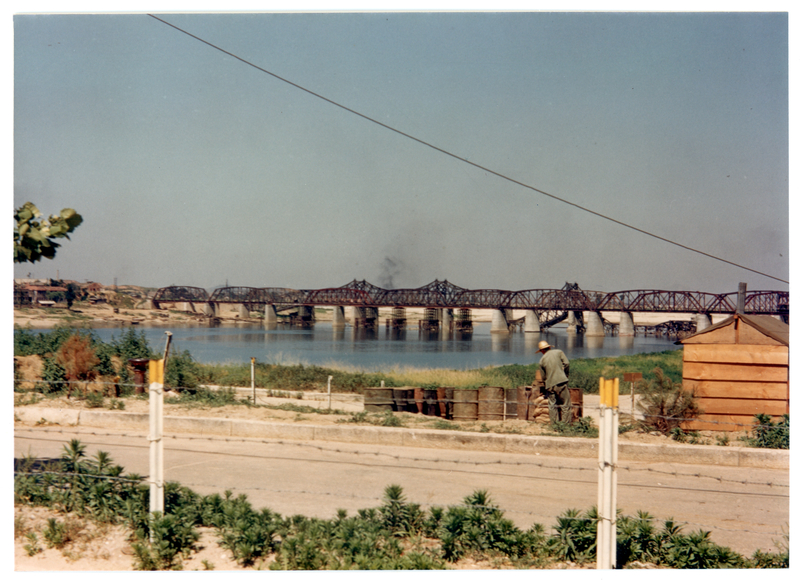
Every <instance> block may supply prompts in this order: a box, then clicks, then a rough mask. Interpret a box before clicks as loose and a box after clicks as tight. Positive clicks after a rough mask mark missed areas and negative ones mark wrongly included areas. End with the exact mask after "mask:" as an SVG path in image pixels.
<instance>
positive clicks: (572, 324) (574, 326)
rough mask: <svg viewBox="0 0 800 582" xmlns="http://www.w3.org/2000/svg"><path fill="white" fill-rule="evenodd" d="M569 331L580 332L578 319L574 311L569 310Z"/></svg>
mask: <svg viewBox="0 0 800 582" xmlns="http://www.w3.org/2000/svg"><path fill="white" fill-rule="evenodd" d="M567 333H578V319H577V318H576V317H575V312H574V311H567Z"/></svg>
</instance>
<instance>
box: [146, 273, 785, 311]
mask: <svg viewBox="0 0 800 582" xmlns="http://www.w3.org/2000/svg"><path fill="white" fill-rule="evenodd" d="M180 302H191V303H208V304H226V303H232V304H241V305H244V306H245V307H247V308H248V309H250V310H251V311H252V310H257V309H259V308H263V306H265V305H273V306H275V307H276V309H279V310H282V309H287V308H294V307H301V306H309V307H310V306H321V305H325V306H357V307H373V308H377V307H422V308H454V309H529V310H534V311H536V312H567V311H596V312H600V311H626V312H631V313H635V312H647V313H702V314H709V315H710V314H715V313H716V314H733V313H735V312H736V306H737V302H738V292H736V291H734V292H732V293H723V294H714V293H704V292H701V291H661V290H653V289H639V290H633V291H616V292H611V293H605V292H599V291H584V290H582V289H580V288H579V287H578V285H577V284H575V283H567V284H566V285H564V287H563V288H561V289H526V290H524V291H504V290H501V289H464V288H462V287H458V286H457V285H453V284H452V283H450V282H448V281H447V280H445V281H439V280H436V281H433V282H432V283H429V284H427V285H425V286H423V287H418V288H416V289H383V288H381V287H378V286H376V285H373V284H372V283H369V282H367V281H364V280H362V281H357V280H353V281H351V282H350V283H348V284H347V285H344V286H342V287H330V288H326V289H288V288H284V287H222V288H219V289H216V290H215V291H214V292H213V293H212V294H211V295H208V293H207V292H206V290H205V289H202V288H199V287H179V286H171V287H163V288H161V289H159V290H158V291H157V292H156V294H155V296H154V297H153V306H154V307H155V308H157V309H158V308H159V307H160V306H161V305H162V304H164V303H180ZM744 311H745V313H750V314H757V315H779V316H783V317H784V318H785V319H788V316H789V292H788V291H748V292H747V293H746V295H745V305H744Z"/></svg>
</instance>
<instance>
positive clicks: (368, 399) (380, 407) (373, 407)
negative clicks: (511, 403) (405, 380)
mask: <svg viewBox="0 0 800 582" xmlns="http://www.w3.org/2000/svg"><path fill="white" fill-rule="evenodd" d="M392 396H393V395H392V389H391V388H364V410H366V411H367V412H384V411H386V410H393V406H394V401H393V399H392Z"/></svg>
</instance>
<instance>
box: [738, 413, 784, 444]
mask: <svg viewBox="0 0 800 582" xmlns="http://www.w3.org/2000/svg"><path fill="white" fill-rule="evenodd" d="M755 420H756V423H755V424H754V425H753V430H752V436H750V437H744V438H743V439H742V440H743V441H744V442H745V443H746V444H747V445H748V446H751V447H757V448H764V449H788V448H789V415H788V414H784V415H783V416H782V417H781V420H780V421H779V422H777V423H774V422H773V421H772V417H771V416H770V415H768V414H756V415H755Z"/></svg>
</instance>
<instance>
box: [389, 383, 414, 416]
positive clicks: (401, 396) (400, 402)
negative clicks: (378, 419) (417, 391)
mask: <svg viewBox="0 0 800 582" xmlns="http://www.w3.org/2000/svg"><path fill="white" fill-rule="evenodd" d="M409 392H410V393H411V397H412V398H413V395H414V392H413V390H408V389H407V388H392V399H393V400H394V409H393V410H396V411H397V412H405V411H406V410H408V400H409Z"/></svg>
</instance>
